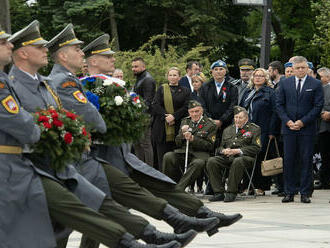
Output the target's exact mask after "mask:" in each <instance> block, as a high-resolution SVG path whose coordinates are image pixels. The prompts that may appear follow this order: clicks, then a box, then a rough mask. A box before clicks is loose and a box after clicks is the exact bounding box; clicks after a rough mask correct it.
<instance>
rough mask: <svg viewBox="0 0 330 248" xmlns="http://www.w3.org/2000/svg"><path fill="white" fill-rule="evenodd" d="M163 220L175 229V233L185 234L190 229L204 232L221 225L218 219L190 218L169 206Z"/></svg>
mask: <svg viewBox="0 0 330 248" xmlns="http://www.w3.org/2000/svg"><path fill="white" fill-rule="evenodd" d="M163 219H164V220H165V221H166V222H167V224H169V225H170V226H172V227H173V229H174V232H175V233H184V232H187V231H189V230H190V229H193V230H195V231H197V232H204V231H208V230H210V229H212V228H214V227H215V226H217V225H218V224H219V220H218V219H217V218H216V217H210V218H207V219H201V218H195V217H190V216H187V215H185V214H183V213H181V212H180V211H179V210H178V209H176V208H174V207H172V206H171V205H169V204H167V205H166V207H165V208H164V212H163Z"/></svg>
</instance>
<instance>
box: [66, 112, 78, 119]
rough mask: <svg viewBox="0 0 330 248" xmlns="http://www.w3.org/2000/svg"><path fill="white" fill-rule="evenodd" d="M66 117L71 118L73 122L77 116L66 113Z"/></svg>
mask: <svg viewBox="0 0 330 248" xmlns="http://www.w3.org/2000/svg"><path fill="white" fill-rule="evenodd" d="M66 116H67V117H69V118H70V119H72V120H75V119H76V118H77V116H76V115H75V114H74V113H71V112H66Z"/></svg>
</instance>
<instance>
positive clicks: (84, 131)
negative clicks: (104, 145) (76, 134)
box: [82, 127, 87, 136]
mask: <svg viewBox="0 0 330 248" xmlns="http://www.w3.org/2000/svg"><path fill="white" fill-rule="evenodd" d="M82 134H83V135H84V136H86V135H87V132H86V128H85V127H83V128H82Z"/></svg>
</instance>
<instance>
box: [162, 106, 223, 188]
mask: <svg viewBox="0 0 330 248" xmlns="http://www.w3.org/2000/svg"><path fill="white" fill-rule="evenodd" d="M188 112H189V116H188V117H186V118H184V119H183V120H182V122H181V127H180V131H179V134H178V135H177V136H176V138H175V142H176V145H177V147H178V149H175V150H174V151H173V152H167V153H166V154H165V155H164V158H163V173H164V174H166V175H167V176H169V177H170V178H172V179H173V180H174V181H176V182H178V185H177V187H178V188H180V189H182V190H185V188H186V187H187V186H188V185H190V184H192V183H193V182H194V181H195V180H196V179H197V178H198V177H199V176H200V175H201V173H202V172H203V171H204V168H205V165H206V162H207V160H208V158H209V157H210V152H212V150H213V146H214V142H215V137H216V132H217V126H216V124H215V122H214V121H213V120H212V119H211V118H208V117H206V116H203V107H202V105H201V104H200V103H199V102H197V101H195V100H192V101H190V102H189V105H188ZM187 144H188V163H189V165H188V166H189V167H188V168H185V157H186V147H187ZM185 170H186V172H185V173H184V171H185Z"/></svg>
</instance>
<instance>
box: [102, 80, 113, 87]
mask: <svg viewBox="0 0 330 248" xmlns="http://www.w3.org/2000/svg"><path fill="white" fill-rule="evenodd" d="M112 83H113V82H112V80H111V79H105V80H104V81H103V86H109V85H111V84H112Z"/></svg>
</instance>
